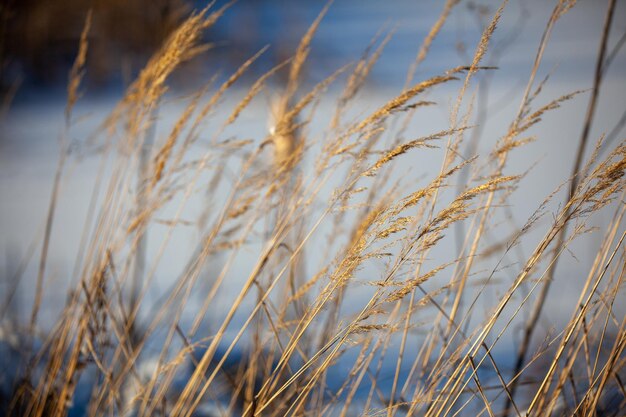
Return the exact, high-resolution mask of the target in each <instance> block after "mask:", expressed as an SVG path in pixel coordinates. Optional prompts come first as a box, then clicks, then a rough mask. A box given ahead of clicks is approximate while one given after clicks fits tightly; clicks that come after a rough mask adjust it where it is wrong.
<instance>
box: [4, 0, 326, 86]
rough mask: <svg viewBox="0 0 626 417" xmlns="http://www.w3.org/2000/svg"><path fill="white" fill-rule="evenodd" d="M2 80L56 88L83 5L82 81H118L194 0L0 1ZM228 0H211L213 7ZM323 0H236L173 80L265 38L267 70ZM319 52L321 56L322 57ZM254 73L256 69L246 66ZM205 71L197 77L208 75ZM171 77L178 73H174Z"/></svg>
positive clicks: (194, 6) (230, 58) (220, 63)
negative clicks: (198, 54)
mask: <svg viewBox="0 0 626 417" xmlns="http://www.w3.org/2000/svg"><path fill="white" fill-rule="evenodd" d="M0 1H1V10H0V19H1V21H0V62H1V63H2V65H1V67H0V86H1V87H2V90H3V91H4V92H7V91H8V90H11V89H13V88H16V87H17V86H18V85H19V88H20V89H24V88H26V89H28V88H31V89H32V88H35V89H40V88H47V87H62V86H64V85H65V83H66V82H67V74H68V70H69V69H70V67H71V65H72V63H73V61H74V59H75V56H76V52H77V49H78V42H79V38H80V34H81V31H82V29H83V25H84V22H85V18H86V16H87V13H88V10H90V9H91V10H92V11H93V20H92V27H91V30H90V33H89V50H88V62H87V77H86V80H87V83H89V86H90V88H91V89H92V90H93V89H96V90H97V89H98V88H102V87H106V86H111V85H112V84H113V85H119V86H123V85H124V84H125V83H126V82H127V81H129V80H131V79H132V78H133V77H134V76H135V75H136V73H137V72H138V71H139V70H140V69H141V68H142V67H143V65H144V64H145V62H146V60H147V59H148V58H149V56H150V55H151V54H152V53H154V52H155V51H156V50H157V48H158V47H159V46H160V45H161V44H162V43H163V41H164V40H165V39H166V38H167V36H168V35H169V34H170V33H171V32H172V31H173V30H174V29H175V28H176V27H177V25H178V24H180V22H181V21H182V20H183V19H184V18H185V17H186V16H188V15H189V13H191V12H192V11H193V10H198V9H201V8H203V7H206V6H207V4H208V3H209V2H208V1H199V0H196V1H193V0H92V1H86V0H0ZM225 3H226V1H225V0H223V1H217V2H216V3H215V4H214V5H213V6H212V7H213V9H215V8H218V7H221V6H222V5H223V4H225ZM323 5H324V3H323V2H302V3H301V2H293V1H281V0H239V1H238V2H236V3H234V4H233V5H232V7H231V10H229V11H228V12H227V13H226V15H225V16H224V17H223V18H222V19H220V20H219V21H218V22H217V23H216V25H215V26H214V27H212V28H211V29H210V30H209V31H207V34H206V39H205V41H206V42H208V43H211V44H212V45H213V46H212V48H211V49H210V50H209V52H207V53H206V54H205V55H204V56H203V57H202V58H201V59H200V60H197V61H198V62H195V63H190V64H188V65H186V66H184V67H183V68H182V70H181V71H183V72H185V76H180V74H179V76H178V77H177V78H178V81H179V82H182V80H186V81H187V82H189V81H190V80H193V79H195V78H196V77H194V76H195V75H201V74H200V73H204V72H205V70H206V69H207V68H206V67H207V66H214V67H216V66H217V67H218V68H219V69H223V70H226V71H228V70H229V69H232V68H233V67H236V66H238V65H240V64H241V63H242V62H243V60H245V59H246V58H248V57H250V56H251V55H252V54H253V53H254V52H256V51H257V50H258V49H260V48H261V47H263V46H264V45H266V44H271V45H272V48H271V49H270V50H269V51H268V52H267V53H266V54H265V55H264V56H263V57H262V59H260V60H259V62H258V63H257V64H256V71H257V72H258V71H260V70H267V69H269V68H270V67H271V66H272V65H275V64H276V63H278V62H280V61H282V60H283V59H285V58H287V57H288V56H289V55H290V54H291V53H293V49H294V48H295V46H296V44H297V40H298V39H299V37H300V36H301V35H302V33H303V32H304V31H305V30H306V28H307V26H308V24H310V22H311V21H312V20H313V19H314V18H315V16H316V15H317V13H318V12H319V11H320V9H321V7H322V6H323ZM329 53H331V52H329V51H328V50H325V53H324V54H323V56H322V57H321V59H320V60H319V61H321V62H322V63H323V61H324V60H325V57H326V56H328V54H329ZM252 74H254V70H253V71H252ZM206 78H207V77H206V74H204V75H203V76H202V77H201V79H206ZM175 82H176V79H175Z"/></svg>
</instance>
